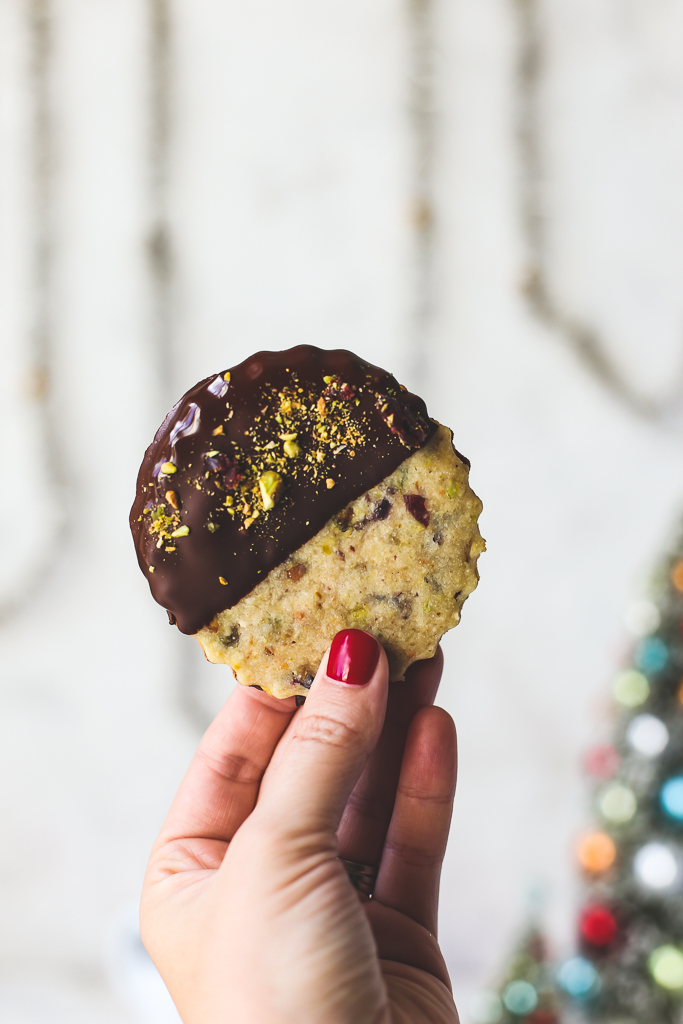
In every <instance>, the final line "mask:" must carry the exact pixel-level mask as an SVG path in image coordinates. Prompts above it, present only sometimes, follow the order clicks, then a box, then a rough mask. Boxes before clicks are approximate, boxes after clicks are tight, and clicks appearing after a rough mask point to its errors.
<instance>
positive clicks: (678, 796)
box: [659, 775, 683, 821]
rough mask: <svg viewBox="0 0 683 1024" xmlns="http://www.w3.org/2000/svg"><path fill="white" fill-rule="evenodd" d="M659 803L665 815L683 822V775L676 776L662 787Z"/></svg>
mask: <svg viewBox="0 0 683 1024" xmlns="http://www.w3.org/2000/svg"><path fill="white" fill-rule="evenodd" d="M659 802H660V803H661V805H662V809H663V811H664V812H665V814H668V816H669V817H670V818H673V819H674V821H683V775H675V776H674V777H673V779H669V780H668V782H665V783H664V785H663V786H662V791H661V793H660V794H659Z"/></svg>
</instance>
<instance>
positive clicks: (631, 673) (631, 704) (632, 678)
mask: <svg viewBox="0 0 683 1024" xmlns="http://www.w3.org/2000/svg"><path fill="white" fill-rule="evenodd" d="M612 693H613V694H614V699H615V700H616V701H618V702H619V704H623V706H624V707H625V708H637V707H639V706H640V705H641V704H644V703H645V701H646V700H647V698H648V697H649V696H650V684H649V683H648V681H647V679H646V678H645V676H644V675H643V673H642V672H636V671H635V669H627V671H626V672H620V673H619V675H618V676H617V678H616V679H615V681H614V687H613V689H612Z"/></svg>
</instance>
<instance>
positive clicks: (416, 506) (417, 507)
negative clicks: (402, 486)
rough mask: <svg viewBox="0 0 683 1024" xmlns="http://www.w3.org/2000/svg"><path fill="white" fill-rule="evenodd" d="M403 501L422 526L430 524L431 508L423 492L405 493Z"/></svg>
mask: <svg viewBox="0 0 683 1024" xmlns="http://www.w3.org/2000/svg"><path fill="white" fill-rule="evenodd" d="M403 501H404V503H405V506H406V508H407V509H408V511H409V512H410V514H411V516H412V517H413V519H416V520H417V521H418V523H419V524H420V526H429V518H430V517H429V509H428V508H427V505H426V504H425V500H424V498H423V497H422V495H421V494H404V495H403Z"/></svg>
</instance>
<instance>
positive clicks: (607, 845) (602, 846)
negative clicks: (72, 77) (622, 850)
mask: <svg viewBox="0 0 683 1024" xmlns="http://www.w3.org/2000/svg"><path fill="white" fill-rule="evenodd" d="M576 854H577V856H578V858H579V864H580V865H581V867H582V868H583V869H584V871H590V872H591V873H592V874H599V873H600V872H601V871H607V869H608V868H611V867H612V865H613V864H614V861H615V860H616V856H617V850H616V847H615V845H614V842H613V841H612V840H611V839H610V837H609V836H608V835H607V834H606V833H605V832H591V834H590V835H587V836H584V837H583V839H581V841H580V842H579V845H578V847H577V850H576Z"/></svg>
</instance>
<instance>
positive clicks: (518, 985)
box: [503, 981, 538, 1017]
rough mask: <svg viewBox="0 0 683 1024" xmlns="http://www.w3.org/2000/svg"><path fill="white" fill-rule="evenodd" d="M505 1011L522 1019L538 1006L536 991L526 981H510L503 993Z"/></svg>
mask: <svg viewBox="0 0 683 1024" xmlns="http://www.w3.org/2000/svg"><path fill="white" fill-rule="evenodd" d="M503 1003H504V1004H505V1009H506V1010H509V1011H510V1013H516V1014H517V1015H518V1016H519V1017H523V1016H524V1015H525V1014H527V1013H531V1011H532V1010H535V1009H536V1007H537V1006H538V995H537V994H536V989H535V988H534V986H533V985H532V984H530V982H528V981H511V982H510V984H509V985H507V986H506V988H505V991H504V992H503Z"/></svg>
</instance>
